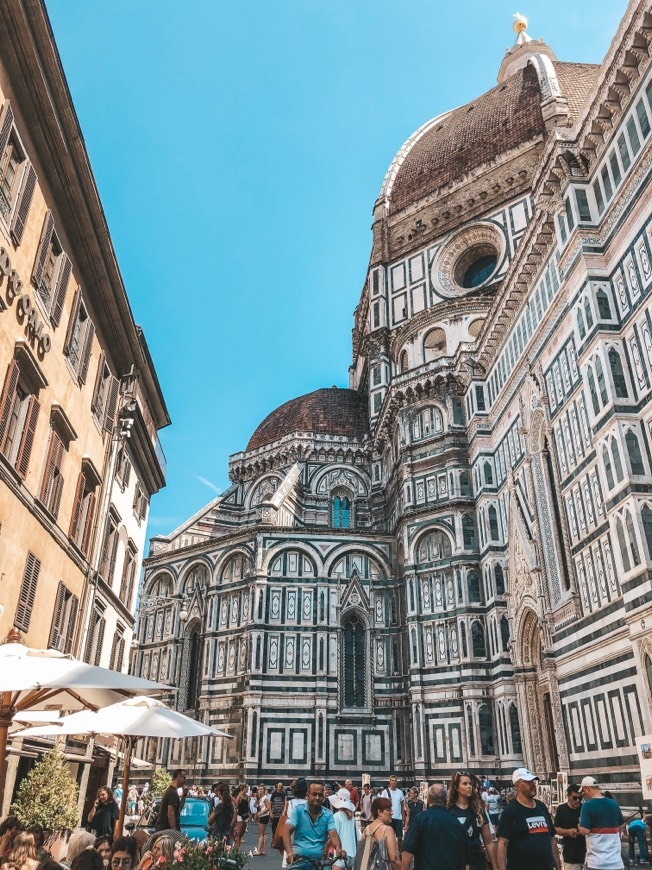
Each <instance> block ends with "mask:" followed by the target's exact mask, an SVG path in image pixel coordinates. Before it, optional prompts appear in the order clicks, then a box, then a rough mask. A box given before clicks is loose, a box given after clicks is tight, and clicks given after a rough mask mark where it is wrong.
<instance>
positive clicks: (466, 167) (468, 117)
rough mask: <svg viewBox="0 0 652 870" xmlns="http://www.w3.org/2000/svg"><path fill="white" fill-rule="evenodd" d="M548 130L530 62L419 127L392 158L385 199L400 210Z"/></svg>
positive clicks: (384, 190)
mask: <svg viewBox="0 0 652 870" xmlns="http://www.w3.org/2000/svg"><path fill="white" fill-rule="evenodd" d="M544 130H545V127H544V122H543V115H542V113H541V90H540V85H539V77H538V76H537V72H536V70H535V68H534V66H533V65H528V66H525V67H523V68H522V69H519V70H517V71H516V72H515V73H514V74H513V75H511V76H509V78H507V79H506V80H505V81H504V82H502V83H500V84H498V85H497V86H496V87H495V88H492V89H491V90H490V91H487V92H486V93H485V94H483V95H482V96H481V97H478V99H476V100H473V101H472V102H470V103H468V104H467V105H465V106H460V107H459V108H457V109H453V110H452V111H450V112H447V113H445V114H443V115H439V116H438V117H436V118H433V119H432V120H431V121H428V122H427V123H426V124H424V125H423V127H421V128H420V129H419V130H417V131H416V133H414V134H413V135H412V136H411V137H410V138H409V139H408V140H407V142H406V143H405V144H404V145H403V147H402V148H401V149H400V151H399V152H398V154H397V155H396V157H395V158H394V160H393V161H392V164H391V166H390V167H389V169H388V171H387V174H386V176H385V180H384V182H383V186H382V189H381V192H380V200H381V201H383V200H384V201H385V202H386V203H387V205H388V206H389V209H390V211H392V212H397V211H400V210H401V209H404V208H406V207H408V206H410V205H412V204H414V203H416V202H417V201H418V200H420V199H422V198H423V197H425V196H428V195H429V194H433V193H435V192H436V191H438V190H441V188H443V187H445V186H446V185H450V184H453V183H454V182H455V181H457V180H458V179H460V178H462V177H463V176H465V175H468V173H469V172H472V171H473V170H474V169H477V168H478V167H480V166H482V165H484V164H486V163H489V162H491V161H495V160H496V159H497V158H498V157H499V156H500V155H501V154H504V153H505V152H508V151H511V150H512V149H514V148H518V147H519V146H520V145H523V144H524V143H526V142H528V141H530V140H532V139H535V138H536V137H538V136H541V135H543V133H544Z"/></svg>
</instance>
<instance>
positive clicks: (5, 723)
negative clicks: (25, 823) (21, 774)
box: [0, 715, 12, 815]
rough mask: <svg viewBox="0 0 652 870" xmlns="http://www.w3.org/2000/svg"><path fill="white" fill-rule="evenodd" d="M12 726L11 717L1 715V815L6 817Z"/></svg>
mask: <svg viewBox="0 0 652 870" xmlns="http://www.w3.org/2000/svg"><path fill="white" fill-rule="evenodd" d="M11 724H12V718H11V716H6V715H5V716H2V715H0V815H4V813H3V812H2V805H3V802H4V797H5V781H6V778H7V740H8V736H9V728H10V726H11Z"/></svg>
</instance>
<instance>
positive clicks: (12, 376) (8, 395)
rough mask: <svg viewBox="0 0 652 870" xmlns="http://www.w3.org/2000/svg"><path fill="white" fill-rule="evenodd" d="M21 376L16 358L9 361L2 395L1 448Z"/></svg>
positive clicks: (0, 411)
mask: <svg viewBox="0 0 652 870" xmlns="http://www.w3.org/2000/svg"><path fill="white" fill-rule="evenodd" d="M19 377H20V369H19V368H18V363H17V362H16V360H15V359H12V361H11V362H10V363H9V367H8V368H7V374H6V375H5V382H4V386H3V387H2V395H0V448H2V445H3V443H4V440H5V435H6V434H7V426H8V425H9V417H10V415H11V406H12V404H13V401H14V396H15V394H16V388H17V387H18V378H19Z"/></svg>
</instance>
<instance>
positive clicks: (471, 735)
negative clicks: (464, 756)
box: [466, 704, 475, 755]
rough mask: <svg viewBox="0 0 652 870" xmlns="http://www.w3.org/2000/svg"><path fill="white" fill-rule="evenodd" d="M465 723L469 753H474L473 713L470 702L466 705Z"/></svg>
mask: <svg viewBox="0 0 652 870" xmlns="http://www.w3.org/2000/svg"><path fill="white" fill-rule="evenodd" d="M466 725H467V729H468V732H469V755H475V733H474V730H473V713H472V711H471V705H470V704H467V707H466Z"/></svg>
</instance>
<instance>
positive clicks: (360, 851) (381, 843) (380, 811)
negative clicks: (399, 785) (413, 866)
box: [354, 797, 401, 870]
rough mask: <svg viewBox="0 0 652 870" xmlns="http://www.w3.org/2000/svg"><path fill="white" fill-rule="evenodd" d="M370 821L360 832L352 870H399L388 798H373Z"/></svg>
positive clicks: (396, 844) (390, 804)
mask: <svg viewBox="0 0 652 870" xmlns="http://www.w3.org/2000/svg"><path fill="white" fill-rule="evenodd" d="M371 819H372V821H371V822H370V823H369V824H368V825H367V827H366V828H365V829H364V831H363V832H362V836H361V838H360V840H359V842H358V848H357V850H356V853H355V864H354V870H369V868H371V867H375V868H377V870H401V858H400V856H399V853H398V841H397V839H396V834H395V832H394V828H393V827H392V802H391V800H390V798H386V797H378V798H374V800H373V802H372V804H371Z"/></svg>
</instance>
